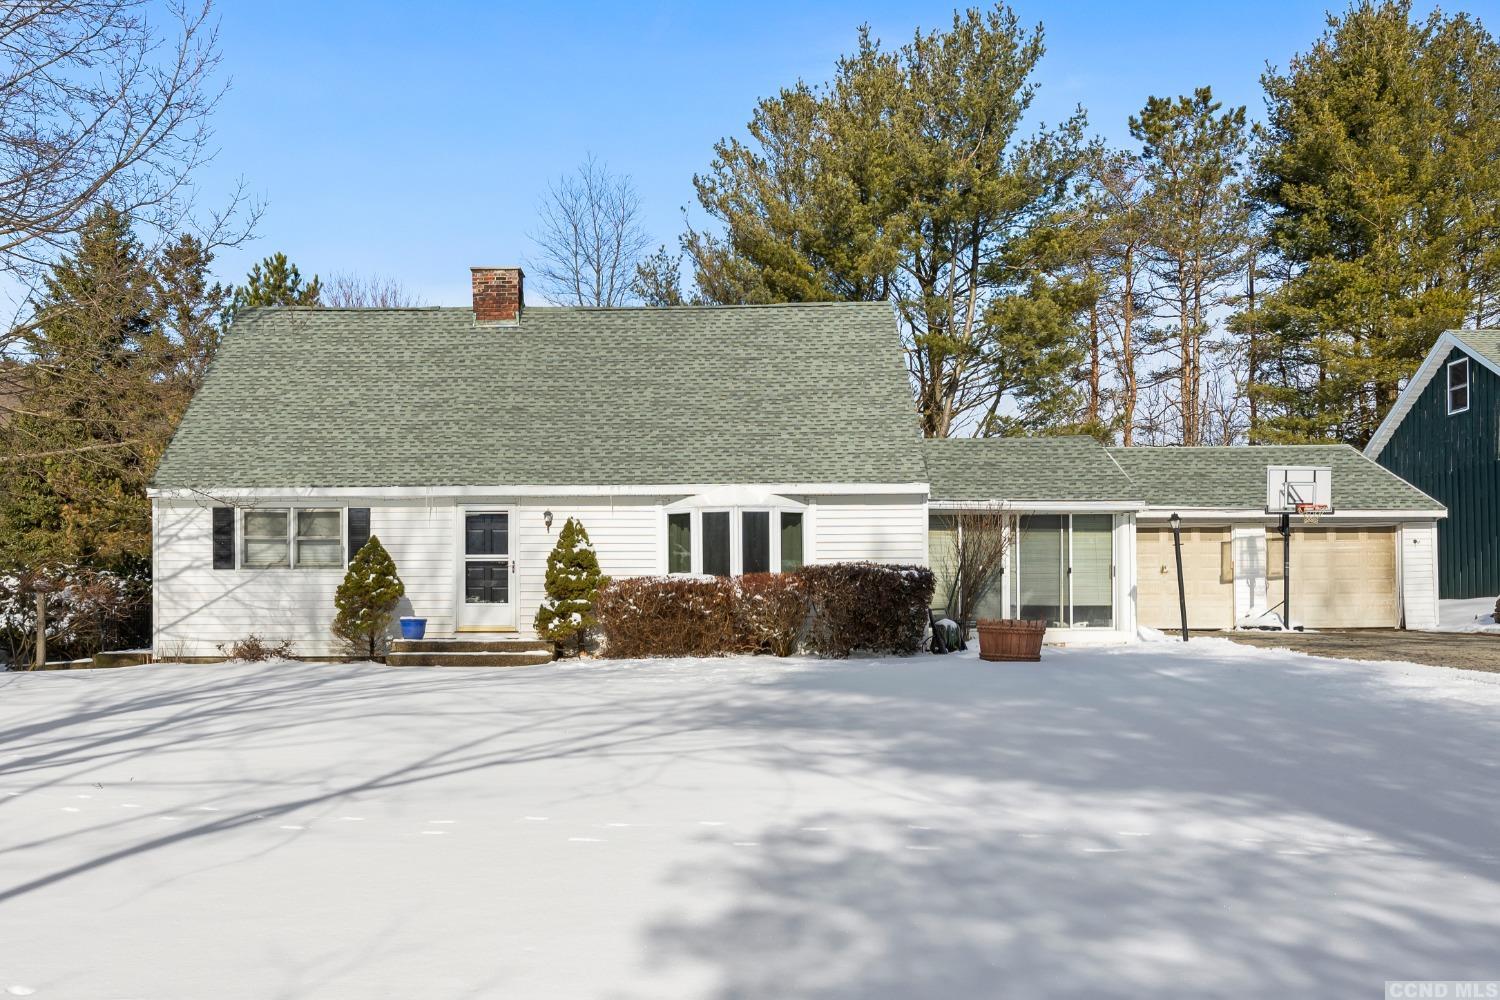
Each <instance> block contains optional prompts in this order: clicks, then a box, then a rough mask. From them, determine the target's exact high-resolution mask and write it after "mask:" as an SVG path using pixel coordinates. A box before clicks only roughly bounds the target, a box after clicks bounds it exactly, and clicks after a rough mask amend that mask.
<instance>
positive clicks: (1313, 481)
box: [1266, 465, 1333, 514]
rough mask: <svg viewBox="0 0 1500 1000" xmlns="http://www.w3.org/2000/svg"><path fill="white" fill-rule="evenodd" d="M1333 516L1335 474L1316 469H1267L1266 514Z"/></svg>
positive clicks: (1297, 466) (1298, 467) (1291, 467)
mask: <svg viewBox="0 0 1500 1000" xmlns="http://www.w3.org/2000/svg"><path fill="white" fill-rule="evenodd" d="M1309 511H1311V512H1314V513H1320V514H1331V513H1333V470H1332V469H1330V468H1328V467H1327V466H1314V465H1268V466H1266V513H1267V514H1297V513H1307V512H1309Z"/></svg>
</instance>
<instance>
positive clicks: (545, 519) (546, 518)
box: [542, 510, 552, 531]
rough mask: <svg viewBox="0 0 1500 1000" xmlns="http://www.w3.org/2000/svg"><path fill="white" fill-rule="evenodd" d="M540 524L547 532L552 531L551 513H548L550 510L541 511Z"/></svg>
mask: <svg viewBox="0 0 1500 1000" xmlns="http://www.w3.org/2000/svg"><path fill="white" fill-rule="evenodd" d="M542 524H543V525H544V526H545V527H546V529H547V530H548V531H551V530H552V511H550V510H544V511H542Z"/></svg>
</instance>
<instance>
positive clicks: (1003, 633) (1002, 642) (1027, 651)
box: [979, 618, 1047, 662]
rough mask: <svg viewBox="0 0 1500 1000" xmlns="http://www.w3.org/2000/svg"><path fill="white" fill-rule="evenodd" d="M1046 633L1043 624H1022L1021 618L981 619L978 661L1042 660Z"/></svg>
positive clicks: (1032, 622) (1045, 626)
mask: <svg viewBox="0 0 1500 1000" xmlns="http://www.w3.org/2000/svg"><path fill="white" fill-rule="evenodd" d="M1046 632H1047V623H1046V622H1044V621H1022V620H1021V619H1018V618H981V619H979V658H980V659H981V660H1028V661H1031V662H1036V661H1037V660H1040V659H1041V658H1042V636H1044V635H1045V634H1046Z"/></svg>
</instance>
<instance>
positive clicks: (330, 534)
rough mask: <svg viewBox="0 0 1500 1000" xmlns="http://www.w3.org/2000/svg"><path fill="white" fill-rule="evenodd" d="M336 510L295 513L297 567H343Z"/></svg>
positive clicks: (323, 509)
mask: <svg viewBox="0 0 1500 1000" xmlns="http://www.w3.org/2000/svg"><path fill="white" fill-rule="evenodd" d="M339 521H340V516H339V511H338V509H337V508H333V509H328V508H322V509H319V508H308V507H304V508H300V509H299V510H298V511H297V565H298V566H306V567H308V568H320V567H321V568H326V567H329V566H342V565H343V564H344V546H343V542H342V541H341V540H340V539H339V527H340V523H339Z"/></svg>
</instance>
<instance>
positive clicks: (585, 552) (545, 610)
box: [533, 517, 609, 655]
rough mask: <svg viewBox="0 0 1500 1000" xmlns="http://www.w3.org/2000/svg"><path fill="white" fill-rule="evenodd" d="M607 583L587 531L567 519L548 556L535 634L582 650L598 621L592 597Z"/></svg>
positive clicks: (572, 520)
mask: <svg viewBox="0 0 1500 1000" xmlns="http://www.w3.org/2000/svg"><path fill="white" fill-rule="evenodd" d="M608 582H609V580H608V578H606V577H605V576H603V575H602V574H601V573H600V572H599V557H598V556H597V555H595V554H594V546H593V544H592V543H591V542H590V541H589V533H588V532H587V531H585V530H584V528H583V525H582V524H580V523H579V522H578V521H576V520H574V519H573V518H571V517H570V518H568V522H567V523H566V524H564V525H563V529H562V531H561V532H559V533H558V536H557V544H556V545H555V546H553V548H552V552H551V553H550V554H549V555H548V556H547V599H546V600H544V601H542V605H541V607H539V608H537V611H536V619H535V620H534V622H533V625H534V627H535V628H536V633H537V635H539V636H541V637H542V638H543V639H550V640H552V641H553V642H555V643H557V644H558V645H559V646H560V647H566V646H567V644H568V643H569V642H571V643H572V646H573V652H574V654H575V655H576V654H577V653H579V652H580V651H582V649H583V643H584V640H585V639H586V638H587V637H588V633H589V632H590V631H591V630H592V629H593V628H594V626H595V625H596V624H598V622H597V620H596V619H595V618H594V600H595V598H597V597H598V596H599V588H600V587H602V586H604V585H605V584H606V583H608Z"/></svg>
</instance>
